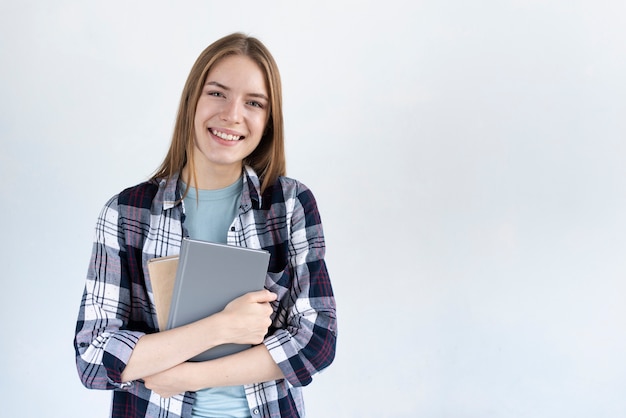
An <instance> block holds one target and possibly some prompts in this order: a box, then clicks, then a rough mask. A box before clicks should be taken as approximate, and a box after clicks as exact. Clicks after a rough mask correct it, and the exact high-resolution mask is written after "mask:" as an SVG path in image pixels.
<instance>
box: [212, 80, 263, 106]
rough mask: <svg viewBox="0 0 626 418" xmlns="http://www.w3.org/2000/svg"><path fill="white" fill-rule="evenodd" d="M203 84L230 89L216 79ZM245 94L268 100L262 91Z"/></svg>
mask: <svg viewBox="0 0 626 418" xmlns="http://www.w3.org/2000/svg"><path fill="white" fill-rule="evenodd" d="M205 86H216V87H219V88H221V89H224V90H226V91H230V90H231V89H230V87H226V86H225V85H223V84H222V83H219V82H217V81H207V82H206V84H205ZM247 95H248V96H250V97H257V98H259V99H264V100H266V101H268V102H269V100H270V99H269V97H267V96H266V95H264V94H263V93H248V94H247Z"/></svg>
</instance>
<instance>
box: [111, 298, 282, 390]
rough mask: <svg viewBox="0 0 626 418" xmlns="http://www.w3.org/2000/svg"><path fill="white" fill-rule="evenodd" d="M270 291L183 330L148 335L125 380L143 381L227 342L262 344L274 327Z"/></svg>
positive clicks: (135, 353)
mask: <svg viewBox="0 0 626 418" xmlns="http://www.w3.org/2000/svg"><path fill="white" fill-rule="evenodd" d="M275 299H276V295H275V294H273V293H270V292H269V291H267V290H261V291H258V292H251V293H248V294H246V295H243V296H241V297H239V298H237V299H235V300H234V301H232V302H231V303H229V304H228V305H227V306H226V308H224V310H223V311H221V312H219V313H217V314H214V315H211V316H209V317H207V318H204V319H201V320H199V321H196V322H193V323H191V324H189V325H185V326H182V327H179V328H175V329H171V330H168V331H163V332H159V333H155V334H149V335H144V336H143V337H141V338H140V339H139V341H138V342H137V345H136V346H135V348H134V349H133V352H132V354H131V357H130V359H129V361H128V364H127V365H126V368H125V369H124V371H123V372H122V381H132V380H136V379H143V378H146V377H147V376H151V375H154V374H157V373H160V372H163V371H166V370H169V369H171V368H173V367H174V366H177V365H179V364H181V363H183V362H185V361H187V360H189V359H190V358H192V357H194V356H195V355H197V354H200V353H202V352H203V351H205V350H208V349H209V348H212V347H215V346H217V345H220V344H225V343H238V344H259V343H260V342H261V341H262V340H263V336H264V335H265V334H266V333H267V328H268V327H269V326H270V324H271V320H270V314H271V313H272V308H271V306H270V304H269V303H270V302H272V301H274V300H275Z"/></svg>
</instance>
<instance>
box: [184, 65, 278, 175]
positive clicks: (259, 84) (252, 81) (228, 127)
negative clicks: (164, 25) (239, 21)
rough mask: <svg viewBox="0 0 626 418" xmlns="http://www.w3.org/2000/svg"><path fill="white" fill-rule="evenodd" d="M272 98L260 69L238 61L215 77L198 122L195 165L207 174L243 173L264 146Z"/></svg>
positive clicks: (211, 75) (207, 86)
mask: <svg viewBox="0 0 626 418" xmlns="http://www.w3.org/2000/svg"><path fill="white" fill-rule="evenodd" d="M268 107H269V94H268V92H267V87H266V85H265V77H264V76H263V72H262V71H261V69H260V68H259V66H258V65H257V64H256V63H255V62H254V61H252V59H250V58H248V57H246V56H240V55H233V56H229V57H226V58H224V59H222V60H221V61H219V62H218V63H217V64H216V65H215V66H213V68H212V69H211V70H210V71H209V74H208V75H207V78H206V82H205V84H204V87H203V90H202V94H201V95H200V99H198V105H197V108H196V114H195V117H194V128H195V152H194V163H195V166H196V170H198V174H199V175H200V176H201V175H202V174H201V173H203V172H210V173H220V172H231V173H233V172H237V175H239V174H241V167H242V161H243V159H244V158H246V157H247V156H248V155H250V154H251V153H252V151H254V149H255V148H256V147H257V145H259V143H260V142H261V136H262V135H263V131H264V130H265V124H266V123H267V119H268V112H269V109H268Z"/></svg>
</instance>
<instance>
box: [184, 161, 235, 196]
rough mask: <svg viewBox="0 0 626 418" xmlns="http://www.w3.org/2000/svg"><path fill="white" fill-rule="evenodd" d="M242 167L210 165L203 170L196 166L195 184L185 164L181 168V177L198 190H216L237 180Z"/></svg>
mask: <svg viewBox="0 0 626 418" xmlns="http://www.w3.org/2000/svg"><path fill="white" fill-rule="evenodd" d="M242 169H243V167H241V166H239V167H237V166H232V165H229V166H218V167H211V168H206V169H204V170H198V169H197V168H196V181H197V184H195V185H194V184H193V176H191V172H190V171H191V170H190V167H189V166H188V165H187V166H185V167H184V168H183V171H182V177H183V181H184V182H185V183H187V184H188V185H189V186H192V187H195V188H197V189H199V190H217V189H223V188H224V187H228V186H230V185H231V184H233V183H234V182H235V181H237V179H238V178H239V177H241V172H242Z"/></svg>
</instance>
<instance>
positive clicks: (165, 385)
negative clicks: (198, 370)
mask: <svg viewBox="0 0 626 418" xmlns="http://www.w3.org/2000/svg"><path fill="white" fill-rule="evenodd" d="M190 367H193V365H192V364H190V363H182V364H179V365H178V366H174V367H172V368H171V369H168V370H165V371H163V372H160V373H157V374H153V375H152V376H148V377H145V378H144V379H143V382H144V384H145V386H146V387H147V388H148V389H150V390H152V391H154V392H156V393H157V394H158V395H159V396H161V397H162V398H171V397H172V396H175V395H178V394H181V393H184V392H186V391H190V390H195V389H194V388H192V387H191V386H190V380H189V378H188V377H187V376H188V373H187V372H189V371H190V370H188V369H189V368H190Z"/></svg>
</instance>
